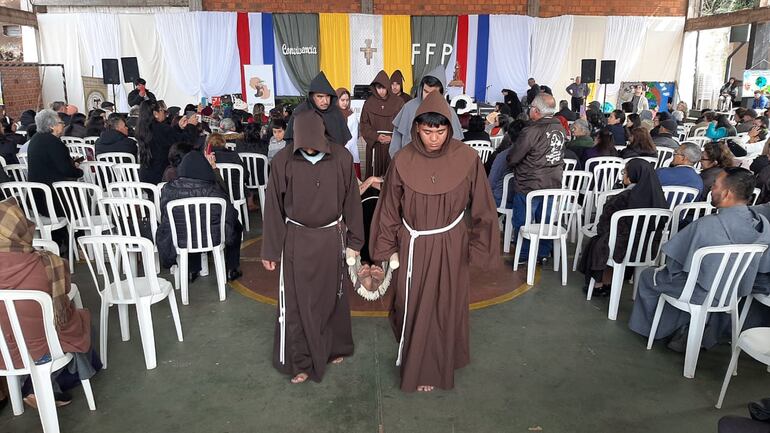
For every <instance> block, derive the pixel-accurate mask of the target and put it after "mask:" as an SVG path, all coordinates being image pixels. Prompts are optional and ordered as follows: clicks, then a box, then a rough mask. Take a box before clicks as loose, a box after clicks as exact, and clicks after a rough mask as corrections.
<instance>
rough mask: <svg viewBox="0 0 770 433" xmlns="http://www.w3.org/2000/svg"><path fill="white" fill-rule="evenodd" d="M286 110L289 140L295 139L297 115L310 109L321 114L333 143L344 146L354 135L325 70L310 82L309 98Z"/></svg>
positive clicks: (287, 107)
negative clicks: (295, 118) (295, 119)
mask: <svg viewBox="0 0 770 433" xmlns="http://www.w3.org/2000/svg"><path fill="white" fill-rule="evenodd" d="M284 110H285V111H284V113H285V115H286V118H287V119H288V121H289V125H288V127H287V129H286V134H285V135H284V140H286V141H287V142H289V141H291V140H293V139H294V117H295V115H296V114H299V113H301V112H303V111H310V110H313V111H315V112H316V113H318V114H320V115H321V117H322V118H323V121H324V128H325V129H326V135H328V136H329V137H330V138H331V142H332V143H335V144H339V145H343V146H344V145H345V143H347V142H348V141H350V139H351V138H352V137H353V135H352V134H351V133H350V130H349V129H348V122H347V120H345V116H343V115H342V111H340V108H339V107H338V106H337V92H335V91H334V87H332V85H331V84H330V83H329V80H328V79H327V78H326V74H324V73H323V71H321V72H319V73H318V75H316V76H315V78H313V81H311V82H310V89H309V90H308V95H307V100H306V101H305V102H303V103H301V104H299V105H297V108H295V109H294V110H293V111H292V110H291V107H290V106H284ZM288 116H291V117H288ZM391 129H392V127H391Z"/></svg>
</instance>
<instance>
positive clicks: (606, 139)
mask: <svg viewBox="0 0 770 433" xmlns="http://www.w3.org/2000/svg"><path fill="white" fill-rule="evenodd" d="M597 138H598V140H597V143H596V150H598V151H599V155H602V156H607V155H615V154H616V153H617V151H616V150H615V138H614V136H613V135H612V131H610V130H609V129H606V128H605V129H602V130H601V131H599V135H598V136H597Z"/></svg>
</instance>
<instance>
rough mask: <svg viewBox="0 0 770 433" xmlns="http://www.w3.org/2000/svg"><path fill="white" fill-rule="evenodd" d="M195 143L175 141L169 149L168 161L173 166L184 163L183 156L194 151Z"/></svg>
mask: <svg viewBox="0 0 770 433" xmlns="http://www.w3.org/2000/svg"><path fill="white" fill-rule="evenodd" d="M192 150H193V145H192V144H190V143H187V142H184V141H180V142H179V143H174V144H172V145H171V147H170V148H169V149H168V162H169V164H171V166H172V167H178V166H179V164H181V163H182V158H184V156H185V155H187V154H188V153H190V152H192Z"/></svg>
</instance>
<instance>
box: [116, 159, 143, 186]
mask: <svg viewBox="0 0 770 433" xmlns="http://www.w3.org/2000/svg"><path fill="white" fill-rule="evenodd" d="M112 172H113V173H114V174H115V180H116V181H117V182H140V180H139V164H130V163H129V164H115V165H113V166H112Z"/></svg>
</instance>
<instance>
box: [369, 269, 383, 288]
mask: <svg viewBox="0 0 770 433" xmlns="http://www.w3.org/2000/svg"><path fill="white" fill-rule="evenodd" d="M370 270H371V274H372V286H373V287H372V288H373V289H374V290H377V289H378V288H379V287H380V285H381V284H382V282H383V281H384V280H385V271H384V270H383V269H382V268H381V267H379V266H377V265H372V267H371V268H370Z"/></svg>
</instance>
